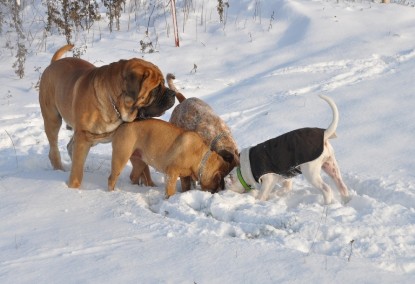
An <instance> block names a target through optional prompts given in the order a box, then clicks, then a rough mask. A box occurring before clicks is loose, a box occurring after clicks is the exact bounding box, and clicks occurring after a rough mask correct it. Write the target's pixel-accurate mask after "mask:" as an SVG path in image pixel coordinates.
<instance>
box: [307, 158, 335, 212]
mask: <svg viewBox="0 0 415 284" xmlns="http://www.w3.org/2000/svg"><path fill="white" fill-rule="evenodd" d="M320 157H321V156H320ZM301 171H302V173H303V176H304V177H305V179H306V180H307V181H308V182H309V183H310V184H311V185H313V186H314V187H316V188H318V189H320V190H321V192H322V193H323V197H324V203H325V204H330V203H331V201H332V199H333V192H332V190H331V188H330V186H329V185H328V184H326V183H325V182H324V181H323V179H322V178H321V175H320V174H321V158H317V159H316V160H314V161H311V162H309V163H305V164H302V165H301Z"/></svg>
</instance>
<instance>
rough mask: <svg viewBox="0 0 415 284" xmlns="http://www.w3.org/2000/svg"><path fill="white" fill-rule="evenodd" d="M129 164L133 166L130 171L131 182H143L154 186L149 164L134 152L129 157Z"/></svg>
mask: <svg viewBox="0 0 415 284" xmlns="http://www.w3.org/2000/svg"><path fill="white" fill-rule="evenodd" d="M130 162H131V165H132V166H133V168H132V170H131V173H130V180H131V183H132V184H140V183H143V184H144V185H145V186H155V184H154V182H153V180H152V179H151V175H150V168H149V166H148V165H147V164H146V163H144V162H143V160H141V159H140V158H138V157H135V156H134V154H133V155H132V156H131V157H130Z"/></svg>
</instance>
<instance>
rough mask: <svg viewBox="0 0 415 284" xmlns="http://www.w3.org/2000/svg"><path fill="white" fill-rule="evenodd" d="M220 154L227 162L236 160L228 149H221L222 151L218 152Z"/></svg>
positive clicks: (230, 162)
mask: <svg viewBox="0 0 415 284" xmlns="http://www.w3.org/2000/svg"><path fill="white" fill-rule="evenodd" d="M218 154H219V156H221V157H222V159H223V160H224V161H225V162H227V163H229V164H232V163H233V161H234V159H235V157H234V155H233V154H232V153H231V152H229V151H228V150H220V151H219V152H218Z"/></svg>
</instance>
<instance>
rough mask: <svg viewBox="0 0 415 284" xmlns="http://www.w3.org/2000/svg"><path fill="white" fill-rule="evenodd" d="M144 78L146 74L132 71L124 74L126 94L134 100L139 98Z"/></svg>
mask: <svg viewBox="0 0 415 284" xmlns="http://www.w3.org/2000/svg"><path fill="white" fill-rule="evenodd" d="M144 79H145V76H143V75H139V74H136V73H134V72H131V71H130V72H126V74H125V75H124V81H125V91H126V95H127V96H128V97H130V98H131V99H133V100H134V101H136V100H137V97H138V93H139V92H140V90H141V86H142V84H143V81H144Z"/></svg>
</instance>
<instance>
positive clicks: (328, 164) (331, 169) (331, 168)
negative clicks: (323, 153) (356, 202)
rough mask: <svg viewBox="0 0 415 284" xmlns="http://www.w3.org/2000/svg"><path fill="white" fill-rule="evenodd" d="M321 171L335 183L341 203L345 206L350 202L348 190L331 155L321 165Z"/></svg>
mask: <svg viewBox="0 0 415 284" xmlns="http://www.w3.org/2000/svg"><path fill="white" fill-rule="evenodd" d="M322 169H323V170H324V172H325V173H327V175H329V176H330V177H331V178H332V179H333V181H334V182H335V183H336V186H337V189H338V190H339V192H340V194H341V196H342V201H343V203H345V204H346V203H347V202H349V201H350V196H349V190H348V189H347V186H346V184H345V183H344V182H343V179H342V177H341V174H340V169H339V166H338V164H337V161H336V158H335V157H334V155H333V154H332V155H330V156H329V158H328V159H327V161H325V162H324V163H323V166H322Z"/></svg>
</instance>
